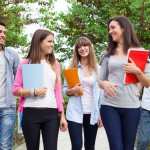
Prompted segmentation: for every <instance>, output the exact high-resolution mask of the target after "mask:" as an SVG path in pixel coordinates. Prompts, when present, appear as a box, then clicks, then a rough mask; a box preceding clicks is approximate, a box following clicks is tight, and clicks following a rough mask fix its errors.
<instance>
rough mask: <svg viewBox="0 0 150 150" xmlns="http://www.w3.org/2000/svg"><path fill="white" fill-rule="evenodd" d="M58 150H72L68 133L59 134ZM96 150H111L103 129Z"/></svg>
mask: <svg viewBox="0 0 150 150" xmlns="http://www.w3.org/2000/svg"><path fill="white" fill-rule="evenodd" d="M16 150H26V146H25V144H22V145H20V146H19V147H18V148H17V149H16ZM40 150H43V146H42V141H41V144H40ZM58 150H71V143H70V138H69V133H68V131H67V132H61V131H60V132H59V136H58ZM95 150H109V145H108V141H107V136H106V133H105V130H104V128H103V127H101V128H99V129H98V133H97V138H96V145H95Z"/></svg>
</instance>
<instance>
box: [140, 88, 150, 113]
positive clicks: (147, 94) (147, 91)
mask: <svg viewBox="0 0 150 150" xmlns="http://www.w3.org/2000/svg"><path fill="white" fill-rule="evenodd" d="M141 107H142V108H144V109H146V110H149V111H150V87H149V88H145V87H144V91H143V95H142V101H141Z"/></svg>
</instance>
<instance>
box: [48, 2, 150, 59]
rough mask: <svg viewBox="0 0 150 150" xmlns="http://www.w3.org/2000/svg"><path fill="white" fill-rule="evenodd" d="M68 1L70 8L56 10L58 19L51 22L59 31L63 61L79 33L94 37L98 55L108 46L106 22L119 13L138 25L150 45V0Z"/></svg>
mask: <svg viewBox="0 0 150 150" xmlns="http://www.w3.org/2000/svg"><path fill="white" fill-rule="evenodd" d="M67 2H68V3H70V4H71V7H70V8H69V9H68V11H67V12H61V13H59V14H57V16H55V17H56V18H57V21H55V22H53V24H52V23H51V25H52V26H53V29H55V31H56V32H57V33H58V36H57V43H58V45H57V46H56V52H57V53H60V54H62V55H61V58H60V61H64V60H66V59H68V58H70V57H71V56H72V49H73V45H74V43H75V40H76V39H77V38H78V37H80V36H87V37H88V38H89V39H91V41H92V43H93V44H94V47H95V50H96V53H97V56H98V55H99V53H100V51H101V50H102V49H104V48H105V47H106V46H107V22H108V21H109V19H110V18H111V17H113V16H116V15H124V16H127V17H128V18H129V19H130V20H131V22H132V23H133V24H134V26H135V29H136V33H137V35H138V38H139V40H140V42H141V44H142V46H143V47H144V48H145V49H150V44H149V39H150V34H149V33H150V15H149V14H150V1H145V0H140V1H139V0H67ZM58 20H59V21H58ZM49 22H51V21H49ZM64 45H65V46H64Z"/></svg>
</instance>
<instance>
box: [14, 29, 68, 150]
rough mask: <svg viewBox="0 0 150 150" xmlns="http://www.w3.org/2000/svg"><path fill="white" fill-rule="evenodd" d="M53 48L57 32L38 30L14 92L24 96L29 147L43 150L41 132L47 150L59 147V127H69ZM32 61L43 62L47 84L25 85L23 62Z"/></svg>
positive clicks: (25, 130) (19, 71) (24, 112)
mask: <svg viewBox="0 0 150 150" xmlns="http://www.w3.org/2000/svg"><path fill="white" fill-rule="evenodd" d="M53 48H54V34H53V33H52V32H50V31H48V30H44V29H38V30H36V31H35V33H34V35H33V37H32V41H31V46H30V50H29V53H28V55H27V58H26V59H25V60H23V61H22V62H21V64H20V65H19V67H18V71H17V74H16V79H15V82H14V86H13V94H14V95H15V96H20V97H21V101H20V104H19V113H21V112H23V118H22V129H23V134H24V137H25V142H26V146H27V150H39V141H40V132H41V133H42V137H43V145H44V150H57V138H58V131H59V126H60V129H61V130H62V131H65V130H66V129H67V122H66V120H65V117H64V111H63V97H62V91H61V79H60V66H59V63H58V62H57V61H56V59H55V55H54V53H53ZM28 63H30V64H43V84H44V85H43V87H41V88H39V89H24V88H23V80H22V65H23V64H28ZM29 75H30V72H29ZM37 82H38V81H37ZM26 96H27V97H26ZM37 96H38V98H37V99H36V97H37ZM59 114H60V118H59Z"/></svg>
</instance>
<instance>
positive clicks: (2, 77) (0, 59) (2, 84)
mask: <svg viewBox="0 0 150 150" xmlns="http://www.w3.org/2000/svg"><path fill="white" fill-rule="evenodd" d="M0 107H1V108H2V107H6V68H5V57H4V51H0Z"/></svg>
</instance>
